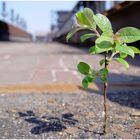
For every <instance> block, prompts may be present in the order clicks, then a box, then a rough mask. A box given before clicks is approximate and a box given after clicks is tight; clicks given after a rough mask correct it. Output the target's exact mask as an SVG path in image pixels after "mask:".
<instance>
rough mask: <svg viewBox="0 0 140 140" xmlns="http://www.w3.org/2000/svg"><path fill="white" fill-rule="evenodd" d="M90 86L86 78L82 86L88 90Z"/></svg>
mask: <svg viewBox="0 0 140 140" xmlns="http://www.w3.org/2000/svg"><path fill="white" fill-rule="evenodd" d="M88 84H89V83H88V81H87V79H85V78H84V79H83V80H82V85H83V87H84V88H87V87H88Z"/></svg>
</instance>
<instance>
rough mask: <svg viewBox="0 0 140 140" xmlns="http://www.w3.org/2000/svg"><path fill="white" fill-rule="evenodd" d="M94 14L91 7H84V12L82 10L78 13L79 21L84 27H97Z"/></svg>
mask: <svg viewBox="0 0 140 140" xmlns="http://www.w3.org/2000/svg"><path fill="white" fill-rule="evenodd" d="M93 15H94V13H93V11H92V10H91V9H89V8H84V10H83V12H81V11H80V12H77V13H76V19H77V23H78V24H79V25H81V26H84V27H87V26H88V27H92V28H94V29H96V24H95V22H94V17H93Z"/></svg>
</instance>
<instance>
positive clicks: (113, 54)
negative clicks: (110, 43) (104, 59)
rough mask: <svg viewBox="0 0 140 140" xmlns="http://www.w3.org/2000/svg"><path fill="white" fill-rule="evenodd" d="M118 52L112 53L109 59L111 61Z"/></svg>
mask: <svg viewBox="0 0 140 140" xmlns="http://www.w3.org/2000/svg"><path fill="white" fill-rule="evenodd" d="M117 53H118V52H114V53H112V55H111V56H110V58H109V60H110V61H111V60H112V58H113V57H114V56H115V55H116V54H117Z"/></svg>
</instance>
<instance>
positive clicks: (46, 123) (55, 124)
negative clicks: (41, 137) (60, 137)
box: [18, 110, 78, 134]
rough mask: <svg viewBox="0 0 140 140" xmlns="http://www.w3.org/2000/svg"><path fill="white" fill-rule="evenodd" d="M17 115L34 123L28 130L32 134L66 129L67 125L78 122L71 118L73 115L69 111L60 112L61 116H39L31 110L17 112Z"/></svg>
mask: <svg viewBox="0 0 140 140" xmlns="http://www.w3.org/2000/svg"><path fill="white" fill-rule="evenodd" d="M18 115H19V117H21V118H23V119H24V120H25V121H26V122H28V123H32V124H35V125H36V126H35V127H33V128H32V129H31V131H30V132H31V133H32V134H42V133H47V132H54V131H58V132H60V131H63V130H65V129H67V125H75V124H76V123H77V122H78V120H76V119H74V118H73V116H74V115H73V114H71V113H66V114H62V115H61V117H52V116H51V117H50V116H49V117H48V116H42V117H39V116H37V115H36V114H35V113H34V112H33V111H31V110H28V111H26V112H18Z"/></svg>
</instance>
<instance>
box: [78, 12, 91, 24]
mask: <svg viewBox="0 0 140 140" xmlns="http://www.w3.org/2000/svg"><path fill="white" fill-rule="evenodd" d="M76 19H77V23H78V24H79V25H81V26H83V27H87V24H88V22H87V21H86V20H85V15H84V14H83V12H81V11H79V12H77V13H76Z"/></svg>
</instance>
